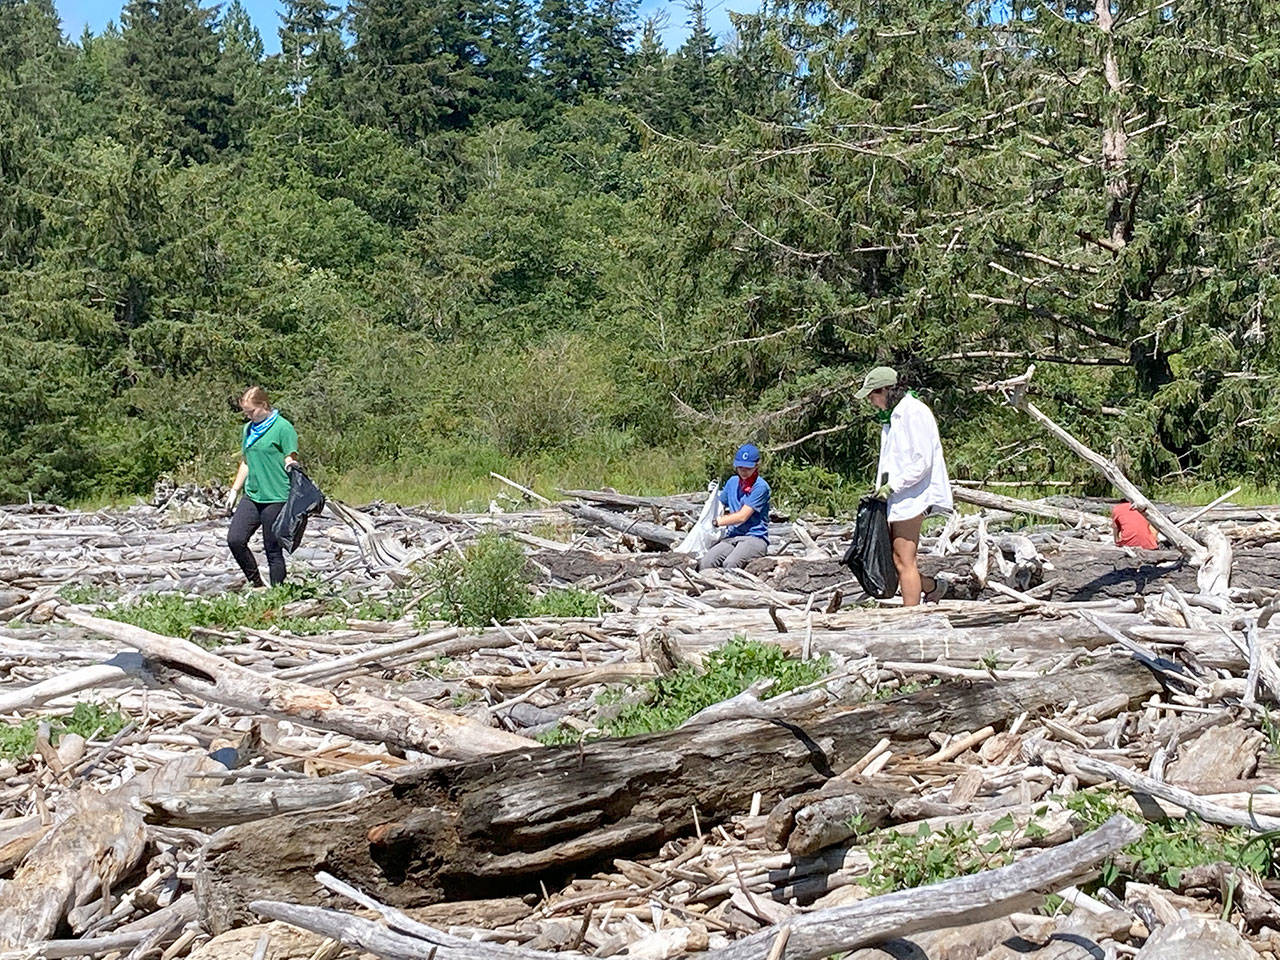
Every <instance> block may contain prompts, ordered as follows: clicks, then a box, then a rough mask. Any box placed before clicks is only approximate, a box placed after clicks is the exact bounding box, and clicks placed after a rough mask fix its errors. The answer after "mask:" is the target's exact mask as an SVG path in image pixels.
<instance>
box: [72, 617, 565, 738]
mask: <svg viewBox="0 0 1280 960" xmlns="http://www.w3.org/2000/svg"><path fill="white" fill-rule="evenodd" d="M59 612H60V614H61V615H62V617H63V618H64V619H66V620H67V621H69V622H71V623H74V624H76V625H77V626H80V627H84V628H85V629H86V630H92V631H93V632H94V633H98V634H101V635H102V636H105V637H111V638H112V639H113V640H118V641H120V642H121V643H125V644H128V645H129V646H131V647H133V648H135V649H136V650H138V651H139V652H140V653H142V655H143V656H144V657H145V658H146V660H147V666H148V668H149V670H150V672H151V673H153V674H154V675H155V676H156V678H157V679H158V681H159V682H161V683H165V684H168V685H171V686H173V687H174V688H176V689H178V690H180V691H182V692H183V693H185V694H188V695H190V696H193V697H196V698H198V699H201V700H204V701H206V702H209V703H219V704H223V705H225V706H229V707H235V708H238V709H241V710H245V711H248V712H250V713H261V714H263V715H265V716H269V717H278V718H283V719H292V720H297V721H299V722H301V723H305V724H308V725H310V726H314V727H318V728H320V729H323V730H336V731H338V732H340V733H345V734H347V735H348V736H352V737H356V738H358V739H360V740H365V741H368V742H370V743H386V744H387V745H388V746H392V747H397V748H399V749H402V750H403V749H412V750H419V751H421V752H423V753H428V754H431V755H432V756H438V757H442V758H449V759H454V758H469V757H478V756H484V755H486V754H491V753H498V752H501V751H503V750H511V749H517V748H521V747H527V748H531V749H536V748H540V746H541V745H540V744H538V743H537V742H536V741H532V740H528V739H526V738H525V737H521V736H517V735H515V734H512V733H507V732H506V731H505V730H497V729H494V728H492V727H485V726H481V725H480V724H478V723H475V722H474V721H472V720H467V719H464V718H462V717H458V716H455V715H454V714H450V713H445V712H443V711H441V710H436V709H433V708H432V707H428V706H425V705H423V704H421V703H416V702H415V701H413V700H409V699H407V698H400V699H397V700H387V699H383V698H381V697H374V696H370V695H369V694H366V693H362V692H360V691H358V690H357V691H351V692H349V693H345V694H343V695H342V696H338V695H336V694H334V693H331V692H330V691H328V690H324V689H322V688H320V687H314V686H311V685H309V684H305V683H299V682H298V681H295V680H284V679H281V678H279V677H272V676H264V675H262V674H261V673H257V672H255V671H253V670H250V669H248V668H247V667H242V666H239V665H237V664H235V663H232V662H231V661H230V660H227V659H226V658H224V657H219V656H217V655H216V654H213V653H210V652H209V651H207V650H204V649H202V648H200V647H199V646H197V645H196V644H194V643H191V642H190V641H189V640H179V639H177V638H176V637H165V636H161V635H160V634H158V633H152V632H151V631H149V630H144V629H142V628H141V627H135V626H133V625H132V624H128V623H122V622H120V621H118V620H104V619H102V618H101V617H93V616H90V615H89V614H86V613H82V612H80V611H79V610H77V609H75V608H73V607H66V606H64V607H62V608H60V610H59Z"/></svg>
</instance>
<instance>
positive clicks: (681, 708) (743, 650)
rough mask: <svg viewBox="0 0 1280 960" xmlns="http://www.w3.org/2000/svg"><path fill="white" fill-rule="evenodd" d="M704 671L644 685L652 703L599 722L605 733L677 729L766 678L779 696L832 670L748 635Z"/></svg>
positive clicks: (552, 738) (615, 695) (564, 733)
mask: <svg viewBox="0 0 1280 960" xmlns="http://www.w3.org/2000/svg"><path fill="white" fill-rule="evenodd" d="M704 667H705V669H703V670H701V671H699V670H695V669H693V668H692V667H686V668H684V669H682V670H677V671H676V672H675V673H673V674H671V675H670V676H668V677H660V678H659V679H657V680H651V681H649V682H648V683H646V684H645V687H646V688H647V690H648V692H649V693H650V694H651V696H650V697H649V698H648V700H647V702H644V703H632V704H629V705H627V706H626V707H624V708H623V709H622V710H620V711H619V712H618V714H617V715H616V716H615V717H613V718H612V719H608V720H604V721H602V722H601V723H600V724H599V728H600V735H601V736H608V737H630V736H634V735H636V734H641V733H654V732H656V731H659V730H670V729H672V728H674V727H678V726H679V725H680V724H682V723H684V722H685V721H686V720H688V719H689V718H690V717H692V716H693V715H694V714H695V713H697V712H698V711H700V710H704V709H706V708H707V707H709V706H711V705H712V704H714V703H719V702H720V701H722V700H728V699H729V698H730V697H733V696H736V695H737V694H739V693H741V692H742V691H743V690H745V689H747V687H749V686H750V685H751V684H752V683H754V682H755V681H756V680H759V679H761V678H762V677H773V678H774V679H775V680H776V681H777V682H776V683H775V684H774V685H773V686H772V687H771V688H770V689H769V696H777V695H778V694H781V693H786V692H787V691H788V690H794V689H795V688H796V687H802V686H804V685H805V684H809V683H813V682H815V681H817V680H820V679H822V677H823V676H825V675H826V674H827V673H828V672H829V671H830V669H831V665H830V662H829V661H828V660H827V658H826V657H822V658H821V659H818V660H809V661H801V660H797V659H795V658H793V657H788V656H787V655H786V654H785V653H784V652H783V650H782V648H781V647H778V646H775V645H774V644H771V643H761V642H760V641H758V640H748V639H746V638H745V637H735V638H734V639H733V640H731V641H729V643H727V644H725V645H724V646H723V647H721V648H719V649H718V650H713V651H711V653H709V654H708V655H707V659H706V663H705V665H704ZM620 697H621V694H620V693H619V692H616V691H605V692H604V693H602V694H601V695H600V696H599V697H597V698H596V702H597V703H598V704H601V705H604V706H607V705H610V704H611V703H616V702H618V700H619V699H620ZM538 739H539V740H541V741H542V742H543V743H548V744H555V743H576V742H577V741H578V740H579V739H580V737H579V736H578V735H577V734H576V733H575V732H574V731H571V730H565V729H564V728H562V727H558V726H557V727H555V728H554V729H552V730H550V731H548V732H547V733H544V734H542V735H541V736H540V737H539V738H538Z"/></svg>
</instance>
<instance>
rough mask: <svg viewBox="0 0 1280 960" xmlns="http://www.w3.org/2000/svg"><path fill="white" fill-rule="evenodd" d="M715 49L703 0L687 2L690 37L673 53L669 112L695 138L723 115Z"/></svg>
mask: <svg viewBox="0 0 1280 960" xmlns="http://www.w3.org/2000/svg"><path fill="white" fill-rule="evenodd" d="M716 50H717V44H716V38H715V37H714V36H712V34H711V31H710V30H709V29H707V16H706V8H705V6H704V5H703V2H702V0H689V37H688V39H686V40H685V42H684V43H683V44H681V46H680V49H679V50H677V51H676V55H675V60H674V62H673V63H672V67H671V80H672V84H671V85H672V102H671V104H670V107H669V108H668V109H669V110H670V111H671V113H672V115H673V119H675V121H676V123H677V125H678V128H679V129H683V130H687V131H689V132H691V133H692V134H694V135H695V136H702V135H704V134H705V133H707V132H708V131H709V130H710V129H711V128H712V126H713V124H714V123H716V122H717V121H718V120H719V118H720V116H721V113H722V111H721V109H720V104H719V103H718V102H717V96H716V92H717V91H716V87H715V84H714V81H713V71H714V69H715V66H714V64H715V56H716Z"/></svg>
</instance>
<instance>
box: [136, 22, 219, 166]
mask: <svg viewBox="0 0 1280 960" xmlns="http://www.w3.org/2000/svg"><path fill="white" fill-rule="evenodd" d="M123 19H124V39H125V59H124V67H125V70H126V76H127V80H128V83H129V84H130V85H131V86H132V88H133V89H134V91H135V92H136V93H137V95H138V96H140V97H141V98H142V99H143V100H144V101H146V102H148V103H150V104H151V106H152V107H153V108H154V109H155V110H156V111H157V112H158V113H159V115H160V116H161V117H162V118H163V123H164V125H165V128H166V135H167V143H168V145H169V146H170V147H171V148H172V149H173V150H175V151H176V152H177V153H178V154H179V155H180V156H182V157H184V158H188V159H192V160H196V161H203V160H208V159H210V158H211V157H212V156H214V155H215V154H216V153H217V152H218V151H220V150H225V149H226V148H227V147H228V146H230V145H231V144H232V142H233V141H234V140H235V138H236V136H237V133H238V131H236V129H235V123H234V116H233V114H234V107H235V89H234V81H233V79H232V76H231V75H230V73H229V72H228V71H227V70H226V69H225V67H224V65H223V63H222V50H221V45H220V43H219V38H218V34H217V32H216V30H215V25H216V21H215V11H214V10H213V9H212V8H206V7H201V6H200V5H199V2H198V0H129V2H128V4H127V5H126V6H125V8H124V14H123Z"/></svg>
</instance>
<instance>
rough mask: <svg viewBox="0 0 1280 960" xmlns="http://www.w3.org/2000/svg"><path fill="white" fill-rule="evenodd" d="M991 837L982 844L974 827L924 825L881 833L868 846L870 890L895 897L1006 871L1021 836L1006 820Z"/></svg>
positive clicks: (995, 827)
mask: <svg viewBox="0 0 1280 960" xmlns="http://www.w3.org/2000/svg"><path fill="white" fill-rule="evenodd" d="M988 832H990V833H991V834H992V836H990V837H988V838H987V839H985V840H983V839H982V838H981V837H980V836H979V834H978V831H977V829H976V828H975V827H974V826H973V824H972V823H960V824H948V825H947V826H946V827H945V828H944V829H942V830H932V829H931V828H930V827H929V825H928V824H927V823H922V824H920V827H919V829H917V830H916V832H915V833H899V832H896V831H893V830H884V831H881V832H879V833H877V834H876V835H875V836H874V838H873V839H872V841H871V842H870V843H869V844H868V845H867V852H868V854H869V855H870V857H871V870H870V872H869V874H868V876H867V887H868V889H870V890H871V891H872V892H873V893H892V892H893V891H895V890H910V889H912V888H914V887H919V886H923V885H925V884H929V883H937V882H938V881H940V880H949V879H951V878H952V877H961V876H967V875H968V874H971V873H977V872H978V871H980V870H989V869H991V868H993V867H1000V866H1004V865H1005V864H1006V863H1008V862H1009V861H1010V860H1011V859H1012V852H1013V842H1014V840H1016V839H1018V837H1019V836H1021V835H1023V834H1022V833H1021V832H1020V831H1018V829H1017V824H1016V823H1015V822H1014V819H1013V817H1011V816H1009V815H1007V814H1006V815H1005V816H1003V817H1001V818H1000V819H999V820H997V821H996V822H995V823H994V824H992V826H991V828H990V830H989V831H988Z"/></svg>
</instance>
